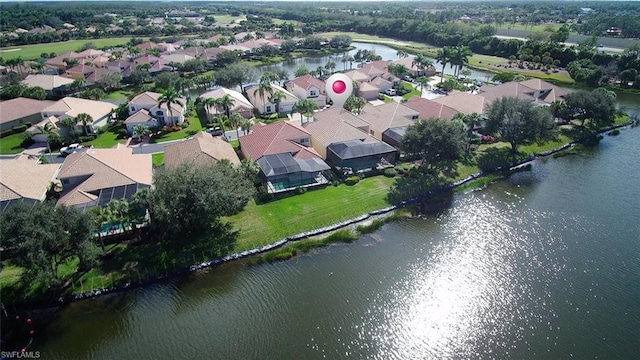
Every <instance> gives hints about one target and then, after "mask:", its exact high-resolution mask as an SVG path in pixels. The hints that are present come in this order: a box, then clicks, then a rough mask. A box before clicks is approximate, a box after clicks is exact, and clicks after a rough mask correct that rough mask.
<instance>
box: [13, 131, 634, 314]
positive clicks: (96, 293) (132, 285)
mask: <svg viewBox="0 0 640 360" xmlns="http://www.w3.org/2000/svg"><path fill="white" fill-rule="evenodd" d="M633 123H634V122H633V120H629V121H627V122H626V123H624V124H618V125H611V126H608V127H606V128H603V129H600V130H598V131H596V132H594V133H593V134H591V135H588V136H585V137H583V138H580V139H578V140H573V141H571V142H569V143H567V144H564V145H562V146H559V147H557V148H555V149H551V150H548V151H544V152H542V153H536V154H533V155H531V156H529V157H527V158H525V159H522V160H519V161H516V162H513V163H510V164H505V165H502V166H500V167H497V168H495V169H492V170H491V171H480V172H478V173H475V174H472V175H469V176H468V177H466V178H464V179H461V180H458V181H456V182H453V183H451V184H449V185H446V186H443V187H441V188H438V189H435V190H432V191H429V192H427V193H424V194H422V195H419V196H417V197H415V198H413V199H410V200H405V201H403V202H401V203H400V204H398V205H391V206H388V207H385V208H382V209H378V210H374V211H371V212H369V213H366V214H363V215H360V216H358V217H355V218H351V219H347V220H344V221H341V222H338V223H335V224H332V225H328V226H325V227H322V228H318V229H313V230H309V231H306V232H302V233H299V234H296V235H292V236H288V237H285V238H283V239H280V240H278V241H276V242H273V243H271V244H267V245H264V246H262V247H259V248H254V249H250V250H245V251H242V252H238V253H233V254H229V255H226V256H224V257H221V258H217V259H212V260H209V261H205V262H201V263H197V264H192V265H190V266H188V267H184V268H182V269H180V270H177V271H173V272H168V273H165V274H163V275H159V276H156V277H153V278H147V279H144V280H139V281H137V282H127V283H125V284H124V285H119V286H113V287H109V288H99V289H94V290H91V291H87V292H84V293H80V294H76V295H68V296H60V297H58V298H57V300H56V301H49V302H33V303H29V302H25V303H22V304H12V305H11V306H12V307H13V308H14V310H20V311H30V310H42V309H50V308H55V307H59V306H62V305H66V304H70V303H73V302H78V301H82V300H90V299H95V298H97V297H100V296H104V295H110V294H117V293H120V292H125V291H128V290H133V289H136V288H141V287H144V286H147V285H152V284H157V283H160V282H164V281H166V280H169V279H171V278H175V277H179V276H184V275H189V274H192V273H195V272H197V271H200V270H203V269H208V268H214V267H216V266H219V265H222V264H225V263H228V262H231V261H235V260H240V259H245V258H248V257H251V256H255V255H260V254H264V253H267V252H270V251H272V250H276V249H278V248H281V247H282V246H284V245H286V244H288V243H293V242H296V241H300V240H305V239H309V238H311V237H314V236H319V235H323V234H326V233H329V232H332V231H336V230H340V229H343V228H346V227H347V226H350V225H354V224H358V223H361V222H363V221H366V220H368V219H370V218H371V217H374V216H379V215H385V214H388V213H390V212H393V211H396V210H399V209H403V208H406V207H409V206H411V205H413V204H415V203H418V202H420V201H424V200H427V199H430V198H432V197H434V196H436V195H438V194H439V193H441V192H443V191H451V190H454V189H455V188H458V187H460V186H462V185H465V184H467V183H469V182H471V181H474V180H477V179H480V178H482V177H484V176H487V175H490V174H495V173H498V172H503V171H511V170H515V169H517V168H520V167H522V166H526V164H529V163H531V162H533V161H535V160H536V159H537V158H543V157H547V156H550V155H553V154H556V153H558V152H560V151H563V150H566V149H569V148H572V147H573V146H575V145H577V144H580V143H583V142H585V141H586V140H589V139H591V138H594V137H596V136H598V135H600V134H603V133H606V132H609V131H612V130H615V129H620V128H625V127H628V126H631V125H633Z"/></svg>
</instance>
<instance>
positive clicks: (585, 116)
mask: <svg viewBox="0 0 640 360" xmlns="http://www.w3.org/2000/svg"><path fill="white" fill-rule="evenodd" d="M565 104H566V113H567V115H568V116H569V117H571V118H574V119H578V120H580V121H581V125H582V126H584V124H585V121H586V120H589V125H590V127H592V128H594V129H597V128H601V127H605V126H609V125H611V124H613V121H614V119H615V114H616V94H615V93H614V92H613V91H609V90H607V89H604V88H598V89H596V90H593V91H586V90H580V91H575V92H572V93H569V94H567V95H566V96H565Z"/></svg>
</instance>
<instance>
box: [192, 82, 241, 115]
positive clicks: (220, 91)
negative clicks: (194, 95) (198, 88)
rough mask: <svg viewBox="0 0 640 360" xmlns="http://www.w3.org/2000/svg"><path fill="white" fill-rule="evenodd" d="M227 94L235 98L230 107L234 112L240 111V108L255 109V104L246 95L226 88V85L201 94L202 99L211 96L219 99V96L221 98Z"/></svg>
mask: <svg viewBox="0 0 640 360" xmlns="http://www.w3.org/2000/svg"><path fill="white" fill-rule="evenodd" d="M225 95H229V96H231V98H233V100H234V104H233V107H232V108H231V109H230V110H231V111H232V112H233V111H239V110H240V109H250V110H252V109H253V105H252V104H251V102H249V100H247V98H246V97H244V95H242V94H241V93H239V92H238V91H235V90H231V89H227V88H224V87H220V88H217V89H215V90H211V91H208V92H206V93H204V94H202V95H200V98H202V99H209V98H213V99H218V98H221V97H223V96H225Z"/></svg>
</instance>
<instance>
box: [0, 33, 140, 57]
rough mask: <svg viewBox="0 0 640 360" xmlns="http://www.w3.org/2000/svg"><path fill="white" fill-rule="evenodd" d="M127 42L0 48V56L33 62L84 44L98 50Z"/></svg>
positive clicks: (49, 44)
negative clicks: (92, 45)
mask: <svg viewBox="0 0 640 360" xmlns="http://www.w3.org/2000/svg"><path fill="white" fill-rule="evenodd" d="M129 40H131V37H118V38H106V39H84V40H69V41H61V42H54V43H47V44H33V45H20V46H10V47H4V48H0V56H1V57H2V58H4V59H5V60H7V59H13V58H17V57H18V56H21V57H22V59H23V60H35V59H39V58H40V54H42V53H45V52H46V53H52V52H54V53H56V54H58V55H60V54H63V53H66V52H69V51H77V50H78V49H80V48H81V47H82V46H83V45H84V44H86V43H94V44H96V46H97V47H98V48H104V47H115V46H119V45H125V44H126V43H127V42H128V41H129ZM145 40H147V38H145ZM16 49H18V50H16Z"/></svg>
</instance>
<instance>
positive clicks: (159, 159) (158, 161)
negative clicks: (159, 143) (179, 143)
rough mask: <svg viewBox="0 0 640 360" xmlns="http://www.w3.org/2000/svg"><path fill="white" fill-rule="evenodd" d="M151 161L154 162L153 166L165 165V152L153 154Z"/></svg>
mask: <svg viewBox="0 0 640 360" xmlns="http://www.w3.org/2000/svg"><path fill="white" fill-rule="evenodd" d="M151 161H152V162H153V166H162V165H164V153H163V152H161V153H155V154H151Z"/></svg>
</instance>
